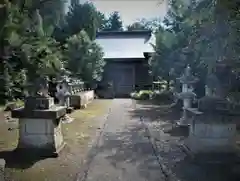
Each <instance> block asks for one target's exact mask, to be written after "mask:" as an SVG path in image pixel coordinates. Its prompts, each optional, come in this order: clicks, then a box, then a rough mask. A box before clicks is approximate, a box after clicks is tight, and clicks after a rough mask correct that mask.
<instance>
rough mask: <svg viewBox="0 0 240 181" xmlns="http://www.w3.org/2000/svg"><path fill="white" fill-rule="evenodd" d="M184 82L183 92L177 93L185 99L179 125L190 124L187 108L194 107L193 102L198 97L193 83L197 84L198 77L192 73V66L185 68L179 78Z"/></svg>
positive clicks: (180, 97)
mask: <svg viewBox="0 0 240 181" xmlns="http://www.w3.org/2000/svg"><path fill="white" fill-rule="evenodd" d="M177 79H178V80H179V81H180V83H181V84H182V92H181V93H179V94H177V97H178V98H179V99H181V100H183V115H182V117H181V118H180V120H179V121H178V122H177V124H178V125H179V126H188V125H189V121H188V118H187V114H186V109H187V108H191V107H192V102H193V100H194V99H195V98H196V94H195V93H194V92H193V86H192V85H193V84H195V83H196V82H197V81H198V79H197V78H196V77H194V76H193V75H192V71H191V68H190V66H189V65H188V66H187V67H186V68H185V71H184V73H183V75H182V76H181V77H180V78H177Z"/></svg>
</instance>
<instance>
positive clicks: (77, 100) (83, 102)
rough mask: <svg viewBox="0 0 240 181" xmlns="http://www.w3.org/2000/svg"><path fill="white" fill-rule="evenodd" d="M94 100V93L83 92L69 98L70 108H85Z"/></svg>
mask: <svg viewBox="0 0 240 181" xmlns="http://www.w3.org/2000/svg"><path fill="white" fill-rule="evenodd" d="M93 99H94V91H93V90H90V91H83V92H79V93H77V94H74V95H71V96H70V97H69V101H70V107H74V108H76V109H80V108H83V107H86V106H87V105H88V104H89V103H91V102H92V101H93Z"/></svg>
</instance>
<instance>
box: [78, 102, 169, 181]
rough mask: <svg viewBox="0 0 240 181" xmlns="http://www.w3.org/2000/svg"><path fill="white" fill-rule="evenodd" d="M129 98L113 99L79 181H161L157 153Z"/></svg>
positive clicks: (162, 175)
mask: <svg viewBox="0 0 240 181" xmlns="http://www.w3.org/2000/svg"><path fill="white" fill-rule="evenodd" d="M132 109H133V105H132V101H131V100H130V99H116V100H114V102H113V106H112V108H111V110H110V113H109V115H108V118H107V120H106V122H105V126H104V128H103V130H102V132H101V135H100V136H99V139H98V140H97V143H96V145H95V147H93V148H92V149H91V150H90V152H89V156H88V158H87V161H86V165H85V168H84V169H83V171H82V172H81V173H80V174H79V177H78V179H77V180H78V181H134V180H136V181H164V180H165V176H164V174H163V172H162V171H161V167H160V165H159V162H158V159H157V157H156V153H155V152H154V149H153V147H152V144H151V142H150V141H149V139H148V137H147V135H146V134H147V133H146V130H145V128H144V125H143V124H142V122H141V121H140V119H139V118H133V117H131V115H130V111H131V110H132Z"/></svg>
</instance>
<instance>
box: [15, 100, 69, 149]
mask: <svg viewBox="0 0 240 181" xmlns="http://www.w3.org/2000/svg"><path fill="white" fill-rule="evenodd" d="M42 99H45V98H42ZM47 99H53V98H47ZM37 100H38V99H36V102H38V101H37ZM45 100H46V99H45ZM41 101H43V100H41ZM50 101H53V100H50ZM25 107H28V106H25ZM65 114H66V107H60V106H55V105H53V106H51V107H49V108H48V109H42V110H40V109H33V110H31V109H29V107H28V109H26V108H19V109H15V110H13V111H12V117H13V118H19V143H18V148H20V149H35V150H36V149H37V150H39V151H47V152H51V153H58V152H59V151H60V150H61V148H63V145H64V141H63V136H62V130H61V122H60V119H61V117H63V116H64V115H65Z"/></svg>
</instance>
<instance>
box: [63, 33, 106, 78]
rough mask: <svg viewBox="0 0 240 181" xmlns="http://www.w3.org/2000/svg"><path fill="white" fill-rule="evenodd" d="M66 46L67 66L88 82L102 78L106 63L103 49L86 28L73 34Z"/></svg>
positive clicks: (74, 73)
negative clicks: (91, 37) (90, 36)
mask: <svg viewBox="0 0 240 181" xmlns="http://www.w3.org/2000/svg"><path fill="white" fill-rule="evenodd" d="M65 48H66V51H65V57H66V59H67V60H66V62H67V65H66V66H67V68H68V69H69V70H70V71H71V72H72V73H73V75H74V76H77V77H78V78H81V79H82V80H83V81H86V82H92V81H94V80H97V81H98V80H101V74H102V72H103V67H104V65H105V62H104V61H103V52H102V49H101V47H100V46H99V45H98V44H96V43H95V42H92V41H91V40H90V38H89V37H88V35H87V33H86V32H85V31H84V30H82V31H81V32H80V33H78V34H76V35H73V36H71V37H70V38H69V39H68V40H67V43H66V45H65Z"/></svg>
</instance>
